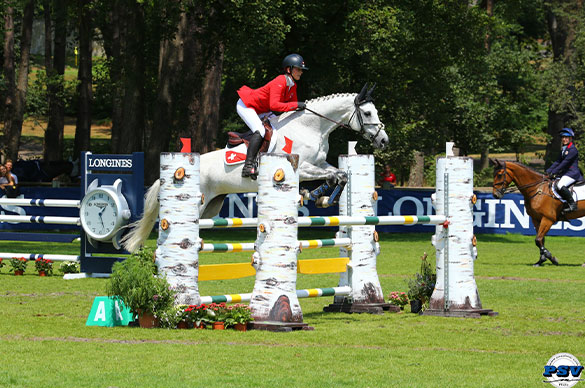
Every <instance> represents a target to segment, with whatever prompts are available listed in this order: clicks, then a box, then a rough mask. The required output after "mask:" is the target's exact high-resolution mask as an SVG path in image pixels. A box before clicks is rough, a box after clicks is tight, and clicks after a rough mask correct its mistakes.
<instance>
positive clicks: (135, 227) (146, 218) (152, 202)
mask: <svg viewBox="0 0 585 388" xmlns="http://www.w3.org/2000/svg"><path fill="white" fill-rule="evenodd" d="M159 192H160V179H157V180H156V181H155V182H154V183H153V184H152V186H150V188H149V189H148V191H147V192H146V199H145V201H144V214H143V215H142V218H141V219H140V220H138V221H136V222H133V223H132V224H130V225H128V227H129V228H132V229H131V230H130V232H128V233H127V234H126V235H125V236H124V237H123V238H122V241H121V242H122V246H123V247H124V249H126V250H127V251H128V252H135V251H136V250H137V249H139V248H140V247H141V246H142V244H143V243H144V241H145V240H146V239H147V238H148V236H149V235H150V232H151V231H152V227H153V226H154V223H155V222H156V218H157V217H158V210H159V202H158V194H159Z"/></svg>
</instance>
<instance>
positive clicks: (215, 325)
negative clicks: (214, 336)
mask: <svg viewBox="0 0 585 388" xmlns="http://www.w3.org/2000/svg"><path fill="white" fill-rule="evenodd" d="M213 330H225V322H213Z"/></svg>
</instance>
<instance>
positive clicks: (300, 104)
mask: <svg viewBox="0 0 585 388" xmlns="http://www.w3.org/2000/svg"><path fill="white" fill-rule="evenodd" d="M297 104H298V106H297V110H303V109H305V108H306V107H307V104H305V102H304V101H298V102H297Z"/></svg>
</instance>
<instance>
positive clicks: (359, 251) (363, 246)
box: [324, 154, 399, 313]
mask: <svg viewBox="0 0 585 388" xmlns="http://www.w3.org/2000/svg"><path fill="white" fill-rule="evenodd" d="M339 168H340V169H343V170H344V171H345V172H347V174H348V178H349V181H348V183H347V185H346V186H345V190H344V192H343V193H342V195H341V198H340V201H339V214H340V215H342V216H360V217H362V216H363V217H371V216H375V213H374V204H375V202H376V198H377V193H376V189H375V176H374V171H375V170H374V156H373V155H357V154H356V155H340V156H339ZM337 237H339V238H341V237H349V238H351V241H352V244H351V248H350V249H344V248H342V249H340V254H341V256H349V258H350V261H349V263H348V265H347V271H346V272H345V273H342V274H341V276H340V279H339V286H350V287H351V290H352V291H351V294H350V295H349V296H348V297H343V296H338V297H335V298H334V303H333V304H331V305H329V306H327V307H325V308H324V311H328V312H335V311H343V312H370V313H382V312H383V310H389V309H393V308H392V307H396V309H393V310H395V311H398V310H399V308H398V307H397V306H391V305H390V304H388V303H385V302H384V293H383V292H382V287H381V286H380V280H379V278H378V272H377V268H376V256H377V255H378V253H379V252H380V248H379V245H378V242H377V240H378V239H377V234H376V228H375V226H373V225H356V226H349V227H347V226H345V227H340V228H339V233H338V235H337Z"/></svg>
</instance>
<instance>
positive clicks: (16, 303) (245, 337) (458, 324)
mask: <svg viewBox="0 0 585 388" xmlns="http://www.w3.org/2000/svg"><path fill="white" fill-rule="evenodd" d="M206 232H207V233H202V237H203V238H204V239H205V241H206V242H234V241H253V240H254V235H253V234H252V233H253V232H251V231H220V232H215V233H209V232H208V231H206ZM302 232H303V233H302V234H301V235H300V236H299V238H318V237H325V236H330V235H331V233H328V232H323V231H316V230H303V231H302ZM431 234H432V232H430V233H429V234H393V235H382V236H381V237H382V241H381V245H382V253H381V255H380V256H379V257H378V272H379V275H380V282H381V284H382V287H383V289H384V292H385V294H386V295H387V294H389V293H390V292H391V291H406V289H407V279H408V278H409V277H410V276H412V275H413V274H414V273H415V272H416V271H417V270H418V267H419V260H420V256H421V255H422V254H423V253H424V252H428V253H429V256H430V257H431V258H433V257H434V249H433V247H432V245H431V244H430V238H431ZM154 244H155V241H154V239H151V240H149V245H154ZM0 246H1V247H2V248H1V249H2V251H4V252H6V251H11V252H26V251H28V252H33V251H36V252H39V253H40V252H44V253H49V251H52V252H54V253H70V254H74V253H76V251H77V249H78V246H77V245H75V244H71V245H68V246H62V245H61V246H57V245H55V246H49V247H47V244H34V243H26V244H20V243H13V242H1V243H0ZM547 247H548V248H549V249H550V251H551V252H552V253H553V254H555V255H556V256H557V257H558V259H559V261H560V263H561V265H560V266H558V267H553V266H551V265H547V266H545V267H543V268H534V267H532V266H531V264H532V263H533V262H535V261H536V259H537V253H538V250H537V248H536V247H535V245H534V243H533V237H531V236H518V235H479V236H478V252H479V256H478V259H477V260H476V262H475V275H476V281H477V285H478V289H479V294H480V297H481V300H482V303H483V307H484V308H488V309H493V310H494V311H497V312H498V313H499V316H497V317H483V318H480V319H465V318H441V317H428V316H419V315H415V314H411V313H410V312H408V308H407V311H406V312H403V313H399V314H389V313H386V314H384V315H367V314H361V315H360V314H353V315H347V314H341V313H340V314H330V313H327V314H325V313H323V312H322V307H323V306H324V305H326V304H328V303H330V302H331V299H332V298H314V299H303V300H301V305H302V309H303V314H304V321H305V322H306V323H308V324H310V325H311V326H313V327H314V328H315V330H314V331H300V332H292V333H270V332H262V331H251V332H250V331H249V332H245V333H242V332H236V331H233V330H228V331H212V330H166V329H140V328H132V327H117V328H102V327H86V326H85V321H86V319H87V315H88V313H89V310H90V307H91V304H92V301H93V298H94V297H96V296H99V295H104V294H105V293H104V289H105V284H106V281H107V280H105V279H82V280H63V279H62V278H61V277H60V276H52V277H50V278H40V277H38V276H35V275H36V273H35V272H34V267H33V266H32V264H30V265H29V270H28V272H27V273H26V274H25V276H24V277H15V276H12V275H11V274H9V273H8V266H6V267H4V268H2V269H1V270H0V312H1V317H0V354H2V356H3V357H2V360H3V362H2V364H3V365H2V368H1V369H0V386H2V387H215V386H217V387H539V386H542V387H548V385H547V384H544V383H543V382H542V381H543V376H542V373H543V371H544V365H545V364H546V362H547V361H548V360H549V358H550V357H551V356H553V355H554V354H556V353H559V352H569V353H571V354H573V355H574V356H576V357H577V358H578V359H579V360H580V361H581V362H584V361H585V347H583V343H584V340H583V338H584V337H585V326H584V323H585V292H584V291H585V276H584V275H585V268H583V267H581V264H583V262H584V260H585V256H584V255H583V252H585V239H582V238H564V237H549V238H547ZM336 251H337V250H336V249H334V248H329V249H325V250H304V251H303V253H302V254H301V256H300V259H308V258H318V257H335V256H336V254H337V252H336ZM248 259H249V254H247V253H241V254H237V253H236V254H202V255H201V263H202V264H205V263H215V262H234V261H247V260H248ZM432 261H434V260H432ZM337 280H338V276H337V275H333V274H332V275H312V276H309V275H300V276H299V279H298V288H308V287H321V286H332V285H336V284H337ZM253 281H254V280H253V278H246V279H239V280H230V281H214V282H202V283H201V284H200V290H201V293H202V295H217V294H223V293H235V292H250V291H251V290H252V287H253Z"/></svg>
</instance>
